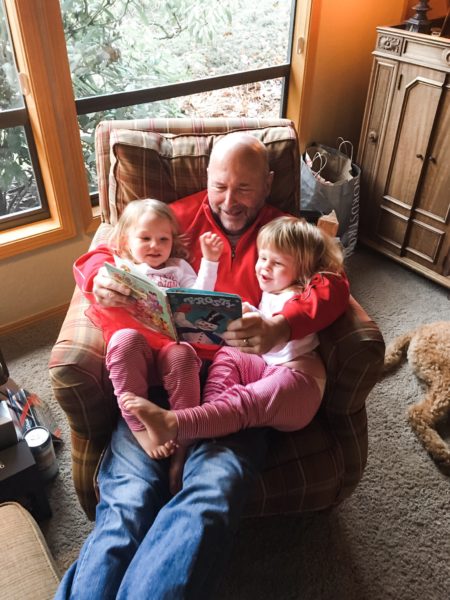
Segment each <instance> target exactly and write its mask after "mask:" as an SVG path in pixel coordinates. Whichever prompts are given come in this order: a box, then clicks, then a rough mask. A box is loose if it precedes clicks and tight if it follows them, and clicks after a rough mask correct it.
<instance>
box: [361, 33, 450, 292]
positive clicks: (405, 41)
mask: <svg viewBox="0 0 450 600" xmlns="http://www.w3.org/2000/svg"><path fill="white" fill-rule="evenodd" d="M377 34H378V35H377V44H376V49H375V51H374V52H373V55H374V62H373V68H372V75H371V80H370V86H369V93H368V98H367V103H366V110H365V115H364V121H363V126H362V132H361V139H360V144H359V153H358V158H357V161H358V163H359V164H360V166H361V169H362V172H361V195H360V203H361V204H360V213H361V214H360V240H361V241H362V242H363V243H366V244H368V245H370V246H372V247H373V248H375V249H377V250H379V251H380V252H382V253H384V254H386V255H388V256H390V257H391V258H393V259H395V260H397V261H399V262H401V263H403V264H405V265H406V266H409V267H411V268H413V269H415V270H416V271H419V272H420V273H422V274H423V275H425V276H427V277H429V278H430V279H433V280H434V281H436V282H438V283H440V284H442V285H445V286H446V287H448V288H450V40H449V39H447V38H439V37H436V36H429V35H425V34H419V33H411V32H407V31H405V30H403V29H401V28H395V27H379V28H377Z"/></svg>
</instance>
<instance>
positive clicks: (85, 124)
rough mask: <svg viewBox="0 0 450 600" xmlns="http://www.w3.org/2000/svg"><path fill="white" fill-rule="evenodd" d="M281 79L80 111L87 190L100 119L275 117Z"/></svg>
mask: <svg viewBox="0 0 450 600" xmlns="http://www.w3.org/2000/svg"><path fill="white" fill-rule="evenodd" d="M282 84H283V81H282V79H270V80H268V81H258V82H255V83H248V84H246V85H240V86H235V87H230V88H227V89H224V90H223V89H221V90H213V91H211V92H203V93H201V94H194V95H191V96H181V97H180V98H172V99H170V100H164V101H160V102H152V103H150V104H140V105H139V106H127V107H124V108H118V109H114V110H108V111H103V112H96V113H91V114H87V115H80V116H79V117H78V121H79V124H80V130H81V142H82V146H83V153H84V159H85V164H86V167H87V173H88V180H89V190H90V192H91V193H94V192H95V191H96V190H97V178H96V177H97V176H96V165H95V148H94V133H95V127H96V125H97V123H99V122H100V121H102V120H104V119H117V120H120V119H145V118H148V117H152V118H158V117H183V116H185V117H186V116H192V117H221V116H224V115H226V116H227V117H258V118H261V119H264V118H278V117H279V116H280V115H279V110H280V108H279V107H280V102H281V94H282Z"/></svg>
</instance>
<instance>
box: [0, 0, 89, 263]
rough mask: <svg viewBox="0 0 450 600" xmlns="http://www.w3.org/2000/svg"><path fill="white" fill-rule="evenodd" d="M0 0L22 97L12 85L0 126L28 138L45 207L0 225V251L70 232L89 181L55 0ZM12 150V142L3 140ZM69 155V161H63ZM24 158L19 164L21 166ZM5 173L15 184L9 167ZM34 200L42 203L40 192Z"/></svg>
mask: <svg viewBox="0 0 450 600" xmlns="http://www.w3.org/2000/svg"><path fill="white" fill-rule="evenodd" d="M1 6H2V10H3V11H4V12H3V13H2V14H3V16H6V18H7V21H8V23H9V31H10V36H11V46H12V47H13V48H14V55H15V61H16V64H17V70H18V72H19V74H20V80H21V88H22V94H23V97H22V98H21V94H20V92H19V90H18V87H17V85H16V87H15V89H14V93H15V94H16V99H15V101H14V102H15V104H14V106H15V108H10V109H8V111H1V112H0V118H1V119H2V121H1V123H0V129H1V131H2V135H3V136H6V133H5V132H7V133H8V143H9V142H10V140H12V137H11V135H12V133H15V134H17V135H16V139H18V142H17V143H21V142H24V140H25V139H27V141H28V149H29V152H30V155H31V156H34V155H37V157H38V160H39V166H40V173H41V177H40V178H39V176H38V170H37V169H35V170H34V174H35V180H36V186H37V189H38V191H39V187H40V185H41V182H42V187H43V188H45V192H46V194H45V195H46V205H47V206H46V208H47V210H48V213H47V215H43V214H39V215H38V214H36V215H34V219H33V221H32V222H29V223H17V222H14V223H11V224H10V226H9V228H8V229H6V230H3V231H1V232H0V257H1V258H5V257H8V256H12V255H15V254H18V253H21V252H27V251H30V250H34V249H35V248H39V247H42V246H46V245H48V244H54V243H57V242H60V241H62V240H65V239H68V238H70V237H73V236H74V235H75V234H76V227H75V221H74V214H75V210H77V207H81V211H82V210H83V203H85V204H86V205H87V202H88V198H89V195H88V192H87V184H86V185H85V186H84V187H83V181H84V180H85V174H84V167H83V159H82V153H81V148H80V137H79V131H78V127H77V123H76V113H75V107H74V105H73V94H72V89H71V82H70V73H69V69H68V64H67V55H66V50H65V41H64V34H63V30H62V24H61V14H60V9H59V2H58V0H46V1H45V2H29V0H3V2H2V4H1ZM64 61H65V62H64ZM8 63H9V64H12V60H11V59H9V61H8ZM3 64H6V63H3ZM11 81H13V78H12V76H11ZM16 84H17V81H16ZM20 98H21V99H20ZM23 102H24V103H25V106H26V112H25V106H24V105H23ZM21 107H22V108H21ZM11 110H12V111H13V112H12V113H11V112H9V111H11ZM17 111H19V112H17ZM16 119H18V120H17V121H16ZM19 119H20V120H19ZM22 127H23V132H22V130H21V129H20V128H22ZM15 128H16V129H15ZM17 128H19V129H17ZM14 129H15V131H13V130H14ZM21 132H22V133H21ZM20 134H21V135H20ZM33 140H34V143H33ZM13 142H14V140H13ZM34 146H35V148H34ZM77 149H79V152H78V150H77ZM12 151H14V148H8V152H12ZM67 157H70V169H67V168H66V166H65V163H66V161H67ZM25 164H26V163H25V162H24V163H23V164H22V165H19V166H20V168H21V170H22V169H23V170H25ZM10 166H11V165H10ZM16 168H17V167H16ZM13 169H14V166H13ZM17 177H18V172H17V176H16V178H17ZM11 181H13V185H15V183H14V175H13V177H12V179H11ZM5 187H6V186H5ZM8 187H9V186H8ZM40 202H41V204H42V205H44V196H43V195H40ZM74 207H75V210H74ZM90 218H91V219H92V213H91V216H90Z"/></svg>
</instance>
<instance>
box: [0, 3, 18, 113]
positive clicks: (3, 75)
mask: <svg viewBox="0 0 450 600" xmlns="http://www.w3.org/2000/svg"><path fill="white" fill-rule="evenodd" d="M23 105H24V104H23V97H22V94H21V92H20V86H19V78H18V75H17V69H16V67H15V64H14V57H13V54H12V49H11V43H10V40H9V34H8V26H7V22H6V15H5V11H4V6H3V2H2V1H1V0H0V110H8V109H12V108H21V107H23Z"/></svg>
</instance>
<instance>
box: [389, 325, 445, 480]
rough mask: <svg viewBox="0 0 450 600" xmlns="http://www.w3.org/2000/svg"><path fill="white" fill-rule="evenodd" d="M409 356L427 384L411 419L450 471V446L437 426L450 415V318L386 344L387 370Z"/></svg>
mask: <svg viewBox="0 0 450 600" xmlns="http://www.w3.org/2000/svg"><path fill="white" fill-rule="evenodd" d="M405 356H407V358H408V362H409V364H410V365H411V367H412V368H413V370H414V373H415V374H416V375H417V377H418V378H419V379H421V380H422V381H424V382H425V384H426V385H427V393H426V396H425V398H424V399H423V400H422V401H421V402H419V403H417V404H414V405H413V406H411V407H410V408H409V410H408V417H409V422H410V424H411V427H412V428H413V429H414V431H415V433H416V434H417V436H418V437H419V439H420V441H421V442H422V444H423V446H424V447H425V449H426V450H427V451H428V452H429V453H430V455H431V456H432V457H433V459H434V460H435V462H436V464H437V465H438V466H439V467H440V468H441V470H442V471H444V472H445V473H446V474H450V448H449V446H448V444H447V443H446V442H445V441H444V440H443V439H442V437H441V436H440V435H439V432H438V431H437V430H436V424H437V423H438V422H439V421H445V419H447V418H449V417H450V321H439V322H436V323H430V324H429V325H422V326H421V327H418V328H417V329H415V330H414V331H411V332H409V333H406V334H404V335H401V336H399V337H398V338H396V339H395V340H393V341H392V342H391V343H390V344H389V345H388V347H387V348H386V355H385V359H384V372H385V373H387V372H389V371H391V370H392V369H393V368H394V367H396V366H398V365H400V363H401V362H402V361H403V359H404V358H405Z"/></svg>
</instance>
